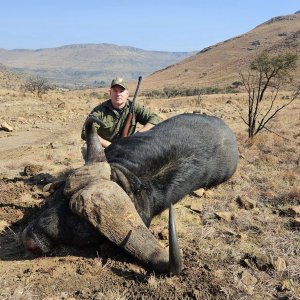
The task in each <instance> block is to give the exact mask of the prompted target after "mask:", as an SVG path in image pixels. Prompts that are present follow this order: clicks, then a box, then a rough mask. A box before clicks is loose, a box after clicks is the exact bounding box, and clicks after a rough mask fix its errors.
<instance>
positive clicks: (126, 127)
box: [121, 76, 142, 137]
mask: <svg viewBox="0 0 300 300" xmlns="http://www.w3.org/2000/svg"><path fill="white" fill-rule="evenodd" d="M141 81H142V76H139V79H138V84H137V87H136V89H135V93H134V96H133V99H132V104H131V106H130V109H129V114H128V116H127V118H126V121H125V123H124V127H123V130H122V133H121V137H127V136H128V131H129V127H130V125H131V121H132V118H133V108H134V103H135V99H136V96H137V93H138V90H139V87H140V84H141Z"/></svg>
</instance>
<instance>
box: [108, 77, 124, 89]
mask: <svg viewBox="0 0 300 300" xmlns="http://www.w3.org/2000/svg"><path fill="white" fill-rule="evenodd" d="M115 85H119V86H121V87H123V88H124V89H125V90H128V87H127V83H126V81H125V80H124V79H123V78H122V77H117V78H115V79H113V80H112V82H111V85H110V87H111V88H112V87H113V86H115Z"/></svg>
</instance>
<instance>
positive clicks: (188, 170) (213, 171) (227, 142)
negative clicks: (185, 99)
mask: <svg viewBox="0 0 300 300" xmlns="http://www.w3.org/2000/svg"><path fill="white" fill-rule="evenodd" d="M105 154H106V157H107V161H108V162H109V163H110V165H111V167H112V170H116V169H117V170H119V172H121V173H123V174H124V177H125V178H126V179H127V180H128V182H129V184H130V187H129V188H128V187H126V184H122V180H118V179H117V178H118V176H116V177H115V178H114V180H115V181H117V182H118V183H119V184H120V185H121V186H122V187H123V188H124V189H125V191H126V190H128V192H127V193H130V192H131V197H132V200H133V202H134V204H135V206H136V209H137V211H138V212H139V214H140V215H141V217H142V219H143V221H144V223H145V224H147V225H149V224H150V222H151V219H152V218H153V216H155V215H157V214H159V213H160V212H162V211H163V210H164V209H166V208H167V207H168V206H169V204H170V203H176V202H178V201H179V200H180V199H182V198H183V197H184V196H185V195H187V194H189V193H190V192H192V191H194V190H196V189H199V188H201V187H202V188H209V187H212V186H216V185H218V184H220V183H222V182H224V181H226V180H227V179H228V178H230V177H231V175H232V174H233V173H234V171H235V169H236V166H237V161H238V149H237V143H236V139H235V136H234V134H233V133H232V131H231V130H230V129H229V128H228V127H227V125H225V123H224V122H223V121H222V120H221V119H219V118H216V117H211V116H206V115H195V114H183V115H179V116H176V117H173V118H170V119H168V120H166V121H164V122H162V123H160V124H158V125H157V126H155V127H154V128H153V129H152V130H150V131H147V132H143V133H137V134H135V135H133V136H130V137H129V138H126V139H121V140H118V141H117V142H115V143H113V144H111V145H110V146H109V147H108V148H107V149H106V151H105Z"/></svg>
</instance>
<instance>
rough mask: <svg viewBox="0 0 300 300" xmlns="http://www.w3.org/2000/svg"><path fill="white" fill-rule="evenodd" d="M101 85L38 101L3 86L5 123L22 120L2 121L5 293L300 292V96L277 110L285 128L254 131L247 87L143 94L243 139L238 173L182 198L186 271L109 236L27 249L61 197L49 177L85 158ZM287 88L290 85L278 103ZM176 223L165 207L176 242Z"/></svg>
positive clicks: (179, 213) (269, 295)
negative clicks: (25, 232) (137, 254)
mask: <svg viewBox="0 0 300 300" xmlns="http://www.w3.org/2000/svg"><path fill="white" fill-rule="evenodd" d="M101 93H102V92H101V91H100V92H99V91H97V92H96V91H93V90H85V91H76V92H75V91H74V92H57V91H49V93H47V94H46V95H44V97H43V99H39V98H37V97H33V96H30V95H26V96H24V95H23V94H22V93H20V92H18V91H13V90H10V89H1V90H0V103H1V105H0V114H1V116H2V117H1V123H2V122H6V123H7V124H9V125H10V126H12V127H13V131H12V132H5V131H0V140H1V143H0V160H1V163H0V173H1V180H0V199H1V200H0V229H1V234H0V247H1V248H0V299H176V298H177V299H299V294H300V280H299V278H300V273H299V270H300V263H299V254H300V248H299V245H300V239H299V217H300V216H299V213H298V210H297V208H299V206H300V198H299V196H300V190H299V182H300V158H299V153H300V151H299V150H300V135H299V127H300V119H299V115H300V114H299V112H300V102H299V99H296V100H295V101H294V102H293V103H292V104H291V105H290V106H289V107H288V108H287V109H286V111H285V112H284V113H281V114H278V115H277V116H276V118H274V120H273V122H272V123H271V125H270V126H271V129H273V131H275V132H276V133H277V134H274V133H270V132H262V133H261V134H260V135H258V136H256V137H254V138H253V139H252V140H251V141H249V140H248V138H247V127H246V125H245V124H244V123H243V122H242V120H241V119H240V113H241V112H242V113H245V114H246V113H247V112H246V95H243V94H218V95H201V99H199V97H198V96H197V95H195V96H190V97H176V98H169V99H167V98H165V99H148V98H140V99H138V101H141V102H144V103H145V104H146V105H148V106H150V107H151V108H152V109H153V110H155V111H156V112H157V113H159V114H160V115H161V116H162V117H163V118H167V117H170V116H172V115H175V114H179V113H183V112H200V111H201V112H203V113H207V114H211V115H215V116H218V117H221V118H223V119H224V120H225V122H226V123H227V124H228V125H229V126H230V127H231V128H232V129H233V131H234V132H235V134H236V136H237V139H238V142H239V151H240V161H239V166H238V170H237V172H236V174H235V175H234V176H233V178H232V179H231V180H230V181H228V182H227V183H225V184H223V185H221V186H219V187H217V188H214V189H212V190H207V191H199V192H198V193H195V194H193V195H188V196H186V197H185V198H184V199H183V201H181V202H180V203H179V204H177V205H176V206H175V217H176V221H177V229H178V234H179V242H180V246H181V249H182V252H183V257H184V270H183V272H182V274H180V275H179V276H175V277H167V276H160V275H157V274H153V273H152V272H151V271H149V270H145V269H143V268H142V267H141V266H140V265H139V264H138V263H136V262H135V261H134V260H133V259H132V258H131V257H129V256H128V255H126V253H124V252H122V251H121V250H120V249H118V248H117V247H116V246H114V245H112V244H110V243H108V242H107V243H104V244H102V245H99V246H98V247H96V248H89V249H75V248H71V247H64V246H61V247H59V248H58V249H57V250H56V251H55V252H54V253H52V254H51V255H49V256H47V257H42V258H39V259H35V260H29V259H28V257H26V254H25V253H24V250H23V248H22V246H21V245H20V243H19V239H18V234H19V232H20V230H21V229H22V228H23V227H24V225H25V224H26V222H27V220H28V219H29V218H32V217H33V216H34V215H35V214H36V213H37V211H38V208H39V207H40V206H41V205H43V203H44V202H45V201H47V200H49V199H50V198H51V195H49V192H47V191H45V190H43V187H44V186H45V185H46V184H47V183H49V182H52V181H54V180H56V179H57V178H60V177H61V176H63V174H64V173H66V172H69V171H70V170H71V169H74V168H77V167H79V166H81V165H82V164H83V160H82V158H81V152H80V148H81V144H82V142H81V140H80V129H81V126H82V123H83V121H84V119H85V117H86V114H87V113H88V112H89V111H90V110H91V108H92V107H94V106H95V105H96V104H97V103H98V102H99V101H100V100H99V96H101V97H102V94H101ZM289 96H290V93H289V92H284V93H282V94H280V97H279V102H280V103H281V104H283V103H285V101H286V97H289ZM200 100H201V101H200ZM101 101H102V100H101ZM279 135H280V136H279ZM281 136H282V137H284V138H282V137H281ZM29 164H30V165H31V166H29V167H28V165H29ZM26 166H27V168H26V169H25V167H26ZM24 170H26V173H24ZM166 228H167V212H164V213H163V214H162V215H160V216H158V217H157V218H155V220H154V222H153V224H152V225H151V230H152V231H153V233H154V235H155V236H156V237H157V238H159V239H160V240H161V242H162V243H163V244H164V245H166V246H167V244H168V241H167V235H166Z"/></svg>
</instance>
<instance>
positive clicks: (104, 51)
mask: <svg viewBox="0 0 300 300" xmlns="http://www.w3.org/2000/svg"><path fill="white" fill-rule="evenodd" d="M192 54H194V53H191V52H164V51H145V50H142V49H138V48H133V47H126V46H117V45H111V44H78V45H68V46H63V47H58V48H47V49H37V50H26V49H15V50H5V49H0V63H2V64H4V65H5V66H7V67H9V68H11V69H12V70H14V71H16V72H21V73H31V74H34V75H40V76H42V77H45V78H47V79H49V80H50V81H51V82H52V83H55V84H58V85H73V86H74V85H79V86H84V85H95V86H99V85H100V86H101V85H105V84H107V83H108V82H109V81H110V80H111V78H113V77H115V76H116V75H122V76H124V77H126V78H127V79H128V80H129V81H130V80H133V79H136V78H137V77H138V76H139V75H142V76H146V75H149V74H150V73H152V72H154V71H156V70H159V69H162V68H164V67H166V66H168V65H170V64H174V63H176V62H178V61H180V60H182V59H184V58H186V57H188V56H190V55H192Z"/></svg>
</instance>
